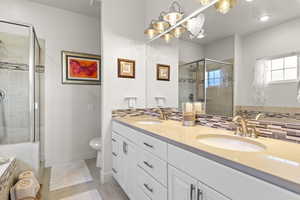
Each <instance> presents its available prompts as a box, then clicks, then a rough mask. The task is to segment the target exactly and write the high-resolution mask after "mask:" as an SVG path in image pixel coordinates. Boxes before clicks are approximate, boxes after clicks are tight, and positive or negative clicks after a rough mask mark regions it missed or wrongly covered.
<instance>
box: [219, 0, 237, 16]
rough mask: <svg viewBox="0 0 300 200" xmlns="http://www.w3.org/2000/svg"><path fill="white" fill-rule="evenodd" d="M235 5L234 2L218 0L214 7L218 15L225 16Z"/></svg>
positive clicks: (231, 0)
mask: <svg viewBox="0 0 300 200" xmlns="http://www.w3.org/2000/svg"><path fill="white" fill-rule="evenodd" d="M235 4H236V0H219V1H218V2H217V3H216V4H215V7H216V9H217V10H218V11H219V12H220V13H222V14H226V13H228V12H229V10H230V9H231V8H233V7H234V6H235Z"/></svg>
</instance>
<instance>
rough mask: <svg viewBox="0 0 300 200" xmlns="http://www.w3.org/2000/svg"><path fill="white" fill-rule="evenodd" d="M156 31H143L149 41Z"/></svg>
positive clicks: (150, 29) (149, 29) (151, 29)
mask: <svg viewBox="0 0 300 200" xmlns="http://www.w3.org/2000/svg"><path fill="white" fill-rule="evenodd" d="M156 33H157V32H156V30H155V29H153V28H148V29H147V30H145V34H146V35H147V36H148V38H149V39H150V40H151V39H152V38H154V36H155V35H156Z"/></svg>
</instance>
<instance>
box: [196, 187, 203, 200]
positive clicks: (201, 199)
mask: <svg viewBox="0 0 300 200" xmlns="http://www.w3.org/2000/svg"><path fill="white" fill-rule="evenodd" d="M197 200H203V192H202V191H201V190H200V189H198V191H197Z"/></svg>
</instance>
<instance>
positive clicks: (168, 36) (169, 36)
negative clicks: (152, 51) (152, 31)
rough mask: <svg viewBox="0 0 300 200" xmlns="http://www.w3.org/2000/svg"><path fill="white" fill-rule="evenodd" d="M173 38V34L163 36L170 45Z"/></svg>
mask: <svg viewBox="0 0 300 200" xmlns="http://www.w3.org/2000/svg"><path fill="white" fill-rule="evenodd" d="M172 38H173V36H172V34H171V33H166V34H164V35H163V39H164V40H165V41H166V43H169V42H170V41H171V39H172Z"/></svg>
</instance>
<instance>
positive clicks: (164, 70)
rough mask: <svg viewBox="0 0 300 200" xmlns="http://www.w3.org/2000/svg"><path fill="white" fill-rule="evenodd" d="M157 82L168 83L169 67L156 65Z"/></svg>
mask: <svg viewBox="0 0 300 200" xmlns="http://www.w3.org/2000/svg"><path fill="white" fill-rule="evenodd" d="M156 71H157V80H159V81H170V65H161V64H158V65H157V69H156Z"/></svg>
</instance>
